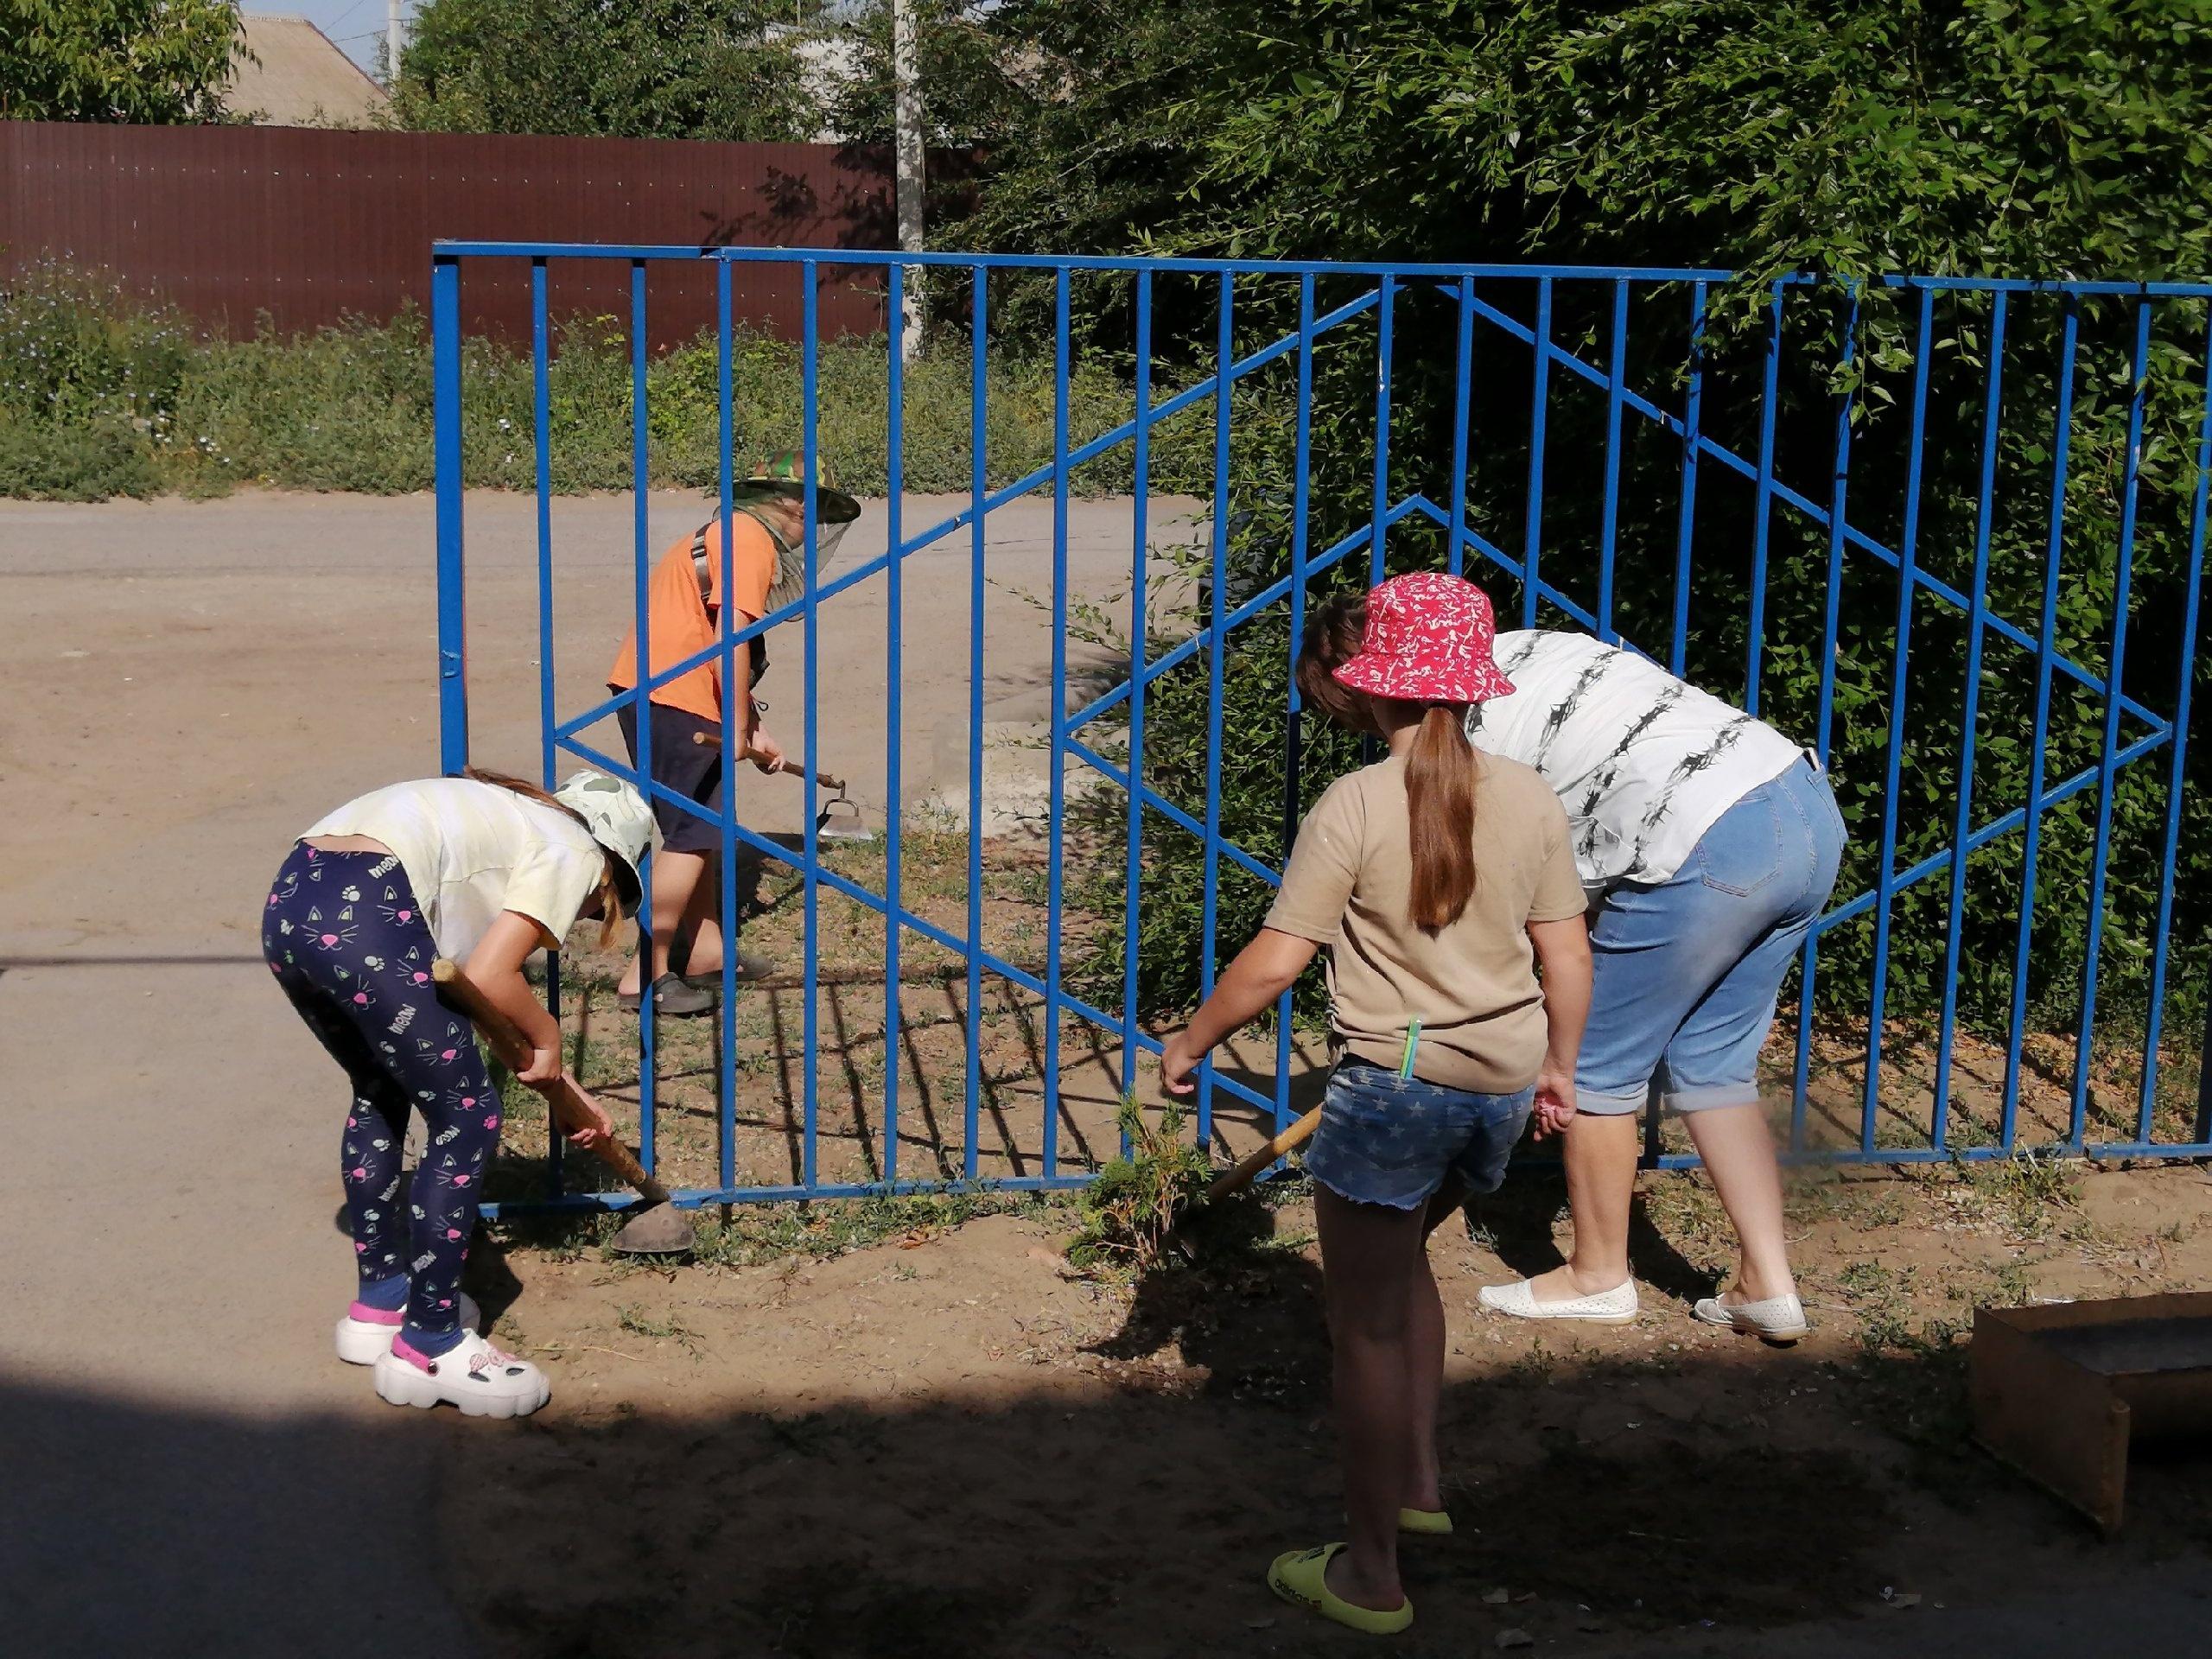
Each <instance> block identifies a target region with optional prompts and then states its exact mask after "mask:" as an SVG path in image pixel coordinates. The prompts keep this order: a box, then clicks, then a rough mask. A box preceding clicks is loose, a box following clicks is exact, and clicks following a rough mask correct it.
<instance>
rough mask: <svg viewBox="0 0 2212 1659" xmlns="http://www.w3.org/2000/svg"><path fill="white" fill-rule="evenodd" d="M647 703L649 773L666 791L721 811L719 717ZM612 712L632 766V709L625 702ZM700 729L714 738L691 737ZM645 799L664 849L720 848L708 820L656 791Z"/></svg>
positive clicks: (634, 739)
mask: <svg viewBox="0 0 2212 1659" xmlns="http://www.w3.org/2000/svg"><path fill="white" fill-rule="evenodd" d="M646 707H647V708H648V709H651V710H652V768H651V770H650V771H649V772H648V773H647V776H649V777H650V778H652V780H653V782H655V783H657V784H658V785H660V786H661V787H662V788H663V789H665V790H667V791H669V792H670V793H671V794H675V795H680V796H682V797H683V798H684V799H686V800H691V801H696V802H698V803H699V804H700V805H702V806H703V807H705V808H706V809H707V810H709V811H710V812H715V813H719V812H720V811H721V810H722V746H721V729H722V728H721V721H712V720H702V719H700V718H699V717H698V715H693V714H687V713H685V712H684V711H683V709H668V708H664V707H663V706H662V705H661V704H659V703H658V702H654V703H648V704H647V705H646ZM614 717H615V719H616V720H618V721H620V722H621V724H622V741H623V743H624V744H625V745H626V746H627V747H628V748H629V751H630V764H631V765H632V766H636V765H637V764H638V719H637V714H636V711H635V710H634V709H632V707H631V705H630V704H628V703H624V704H623V705H622V706H621V707H620V709H616V710H615V711H614ZM702 732H704V733H705V734H707V735H709V737H711V738H713V739H714V740H715V741H713V742H711V743H700V742H696V741H694V739H695V738H696V736H697V735H698V734H700V733H702ZM648 799H649V800H651V802H652V809H653V821H654V822H655V823H658V824H659V825H660V836H661V846H662V848H663V849H664V850H665V851H668V852H671V853H712V852H718V851H720V850H721V836H719V835H717V834H716V832H715V826H714V824H713V823H712V821H711V820H709V819H706V818H702V817H699V815H698V814H697V813H696V812H689V811H686V810H684V809H683V808H682V807H680V806H677V805H676V804H674V803H672V802H670V801H667V800H664V799H663V798H661V797H659V796H658V795H653V796H649V797H648Z"/></svg>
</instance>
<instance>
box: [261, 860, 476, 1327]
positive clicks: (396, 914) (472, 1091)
mask: <svg viewBox="0 0 2212 1659" xmlns="http://www.w3.org/2000/svg"><path fill="white" fill-rule="evenodd" d="M261 950H262V954H263V956H264V957H267V958H268V961H269V967H270V971H271V972H273V973H274V974H275V975H276V976H277V984H278V985H280V986H281V987H283V991H284V995H286V996H288V997H289V998H290V999H291V1002H292V1007H294V1008H295V1009H296V1010H297V1012H298V1014H299V1016H300V1018H301V1019H302V1020H306V1021H307V1023H308V1030H310V1031H312V1032H313V1033H315V1037H316V1038H317V1039H318V1040H320V1041H321V1044H322V1046H324V1047H325V1048H327V1049H328V1050H329V1051H330V1054H331V1058H334V1059H335V1060H336V1061H337V1062H338V1064H339V1065H341V1066H343V1067H345V1069H346V1077H348V1078H349V1079H350V1080H351V1081H352V1083H353V1103H352V1104H351V1105H350V1106H348V1107H347V1108H346V1134H345V1137H344V1141H343V1144H344V1147H345V1156H344V1158H343V1160H341V1162H340V1169H341V1170H342V1172H343V1179H344V1181H345V1185H346V1216H347V1218H348V1220H349V1222H350V1223H351V1225H352V1227H353V1255H354V1262H355V1265H356V1267H357V1268H358V1269H359V1274H360V1281H361V1283H362V1284H364V1285H368V1284H373V1283H377V1282H379V1281H384V1280H386V1279H389V1278H391V1276H392V1275H394V1274H407V1275H408V1276H409V1288H408V1296H407V1327H406V1328H407V1329H408V1331H410V1332H412V1333H414V1334H415V1335H418V1336H425V1337H435V1336H440V1335H442V1334H444V1333H446V1332H450V1331H452V1330H453V1329H454V1326H455V1325H457V1324H458V1323H459V1321H460V1319H461V1264H462V1262H463V1261H464V1260H465V1259H466V1257H467V1253H468V1238H469V1235H470V1234H471V1233H472V1232H473V1231H474V1230H475V1227H476V1204H477V1190H478V1188H479V1187H480V1185H482V1183H483V1179H484V1173H485V1171H486V1168H487V1167H488V1166H490V1164H491V1161H492V1154H493V1150H494V1148H496V1147H498V1145H499V1095H498V1093H497V1091H496V1090H493V1087H492V1079H491V1077H490V1076H489V1075H488V1074H487V1073H486V1071H485V1069H484V1061H483V1058H482V1056H480V1054H478V1053H477V1052H476V1039H475V1033H474V1030H473V1029H472V1028H471V1027H470V1026H469V1024H468V1022H467V1020H464V1019H462V1018H461V1016H460V1015H459V1014H454V1013H453V1012H451V1011H450V1010H448V1008H447V1007H446V1006H445V1005H444V1004H443V1003H442V1002H440V1001H438V999H437V996H436V995H435V986H434V984H433V983H432V982H431V978H430V964H431V963H432V962H433V961H434V960H435V958H436V957H437V954H438V948H437V945H436V944H435V943H434V942H433V941H432V939H431V938H430V930H429V925H428V924H426V923H425V922H424V921H423V912H422V909H421V907H420V906H417V905H416V902H415V893H414V890H413V889H412V888H411V887H409V886H408V884H407V873H406V872H405V871H404V870H403V869H402V868H400V864H399V861H398V860H397V859H396V858H394V857H392V856H391V855H390V854H388V853H322V852H317V851H316V850H315V849H314V848H312V847H308V846H306V845H304V844H302V845H300V846H296V847H295V848H293V849H292V853H291V856H290V857H289V858H287V859H286V860H285V861H284V866H283V869H281V870H279V871H278V872H277V885H276V886H275V887H272V888H271V889H270V893H269V902H268V904H267V905H266V906H264V908H263V910H262V924H261ZM410 1111H419V1112H421V1113H422V1115H423V1126H424V1128H425V1131H426V1134H425V1137H424V1144H423V1156H422V1159H421V1161H420V1162H419V1163H418V1164H417V1165H416V1171H415V1179H414V1181H413V1183H412V1185H411V1186H410V1187H409V1189H408V1190H407V1191H406V1192H405V1193H404V1206H405V1207H404V1211H403V1209H402V1204H403V1193H402V1190H401V1182H400V1178H399V1164H400V1154H401V1152H402V1150H403V1148H404V1146H405V1144H406V1141H407V1117H408V1114H409V1113H410Z"/></svg>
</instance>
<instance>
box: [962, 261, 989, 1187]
mask: <svg viewBox="0 0 2212 1659" xmlns="http://www.w3.org/2000/svg"><path fill="white" fill-rule="evenodd" d="M990 294H991V282H990V271H989V270H988V268H987V267H985V266H983V265H980V264H979V265H977V266H976V268H975V291H974V294H973V296H972V297H971V300H970V302H969V321H968V329H969V333H968V346H969V368H968V374H969V379H968V472H969V484H968V487H969V505H968V511H969V518H970V524H969V568H968V954H967V966H968V1009H967V1026H968V1029H967V1032H966V1033H965V1036H966V1039H967V1041H966V1056H965V1063H966V1068H967V1070H966V1088H965V1091H964V1098H963V1103H962V1108H961V1110H962V1120H961V1121H962V1131H961V1147H960V1176H961V1179H963V1180H965V1181H971V1182H972V1181H973V1180H974V1179H976V1135H977V1133H978V1125H979V1124H980V1123H981V1122H982V1090H983V1048H982V1029H983V594H984V591H985V578H984V569H983V502H984V499H985V496H986V493H987V488H988V483H989V478H990V474H989V470H988V467H989V461H990V455H989V435H988V431H987V430H986V429H985V426H984V419H983V416H984V404H985V400H986V396H987V394H988V391H989V383H988V376H989V363H988V354H989V349H990Z"/></svg>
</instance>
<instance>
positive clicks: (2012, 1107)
mask: <svg viewBox="0 0 2212 1659" xmlns="http://www.w3.org/2000/svg"><path fill="white" fill-rule="evenodd" d="M2065 304H2066V322H2065V332H2064V334H2063V335H2062V336H2061V339H2060V341H2059V348H2058V414H2057V419H2056V424H2057V432H2056V435H2055V437H2054V438H2053V440H2052V443H2051V462H2050V539H2049V541H2048V543H2046V544H2045V549H2044V570H2043V613H2042V618H2041V623H2040V627H2039V631H2038V632H2037V639H2036V720H2035V732H2034V735H2033V737H2032V739H2031V741H2030V744H2029V748H2028V799H2027V807H2026V811H2027V822H2026V823H2025V824H2024V826H2023V828H2022V830H2021V840H2020V921H2019V930H2018V934H2017V935H2016V937H2015V938H2014V940H2013V944H2012V1026H2011V1028H2010V1029H2009V1031H2008V1032H2007V1033H2006V1037H2005V1099H2004V1104H2003V1116H2002V1119H2001V1122H2000V1127H1999V1139H2000V1141H2001V1144H2002V1145H2003V1147H2004V1148H2005V1150H2006V1151H2007V1152H2009V1151H2011V1150H2012V1141H2013V1136H2014V1134H2015V1132H2016V1130H2017V1128H2018V1122H2019V1109H2020V1047H2021V1044H2022V1041H2023V1039H2024V1037H2025V1035H2026V1028H2027V1019H2028V950H2029V947H2030V946H2031V944H2033V943H2034V940H2035V925H2036V858H2037V854H2038V853H2039V852H2040V851H2041V850H2042V848H2043V809H2044V798H2043V785H2044V741H2045V740H2046V739H2048V738H2049V736H2050V680H2051V672H2052V665H2053V664H2055V663H2056V660H2057V657H2058V645H2057V634H2058V573H2059V566H2060V561H2061V556H2062V554H2063V550H2064V548H2065V541H2066V467H2067V461H2068V457H2069V452H2070V451H2071V448H2072V444H2073V435H2074V361H2075V355H2076V353H2077V349H2078V347H2079V345H2080V340H2081V327H2082V317H2081V312H2080V311H2079V309H2078V308H2077V307H2076V305H2075V298H2074V296H2072V295H2070V294H2069V295H2068V296H2066V302H2065Z"/></svg>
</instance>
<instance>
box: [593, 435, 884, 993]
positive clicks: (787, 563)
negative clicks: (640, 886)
mask: <svg viewBox="0 0 2212 1659" xmlns="http://www.w3.org/2000/svg"><path fill="white" fill-rule="evenodd" d="M805 494H806V487H805V474H804V468H803V466H802V463H801V461H800V458H799V456H798V453H797V452H796V451H791V450H786V451H785V453H783V454H779V455H778V456H776V457H775V458H774V459H773V460H772V461H768V462H767V463H766V464H765V465H764V466H762V467H759V468H758V469H756V470H755V472H754V473H753V476H752V477H751V478H749V479H747V480H744V481H743V482H741V483H740V484H738V485H736V486H734V488H733V489H732V491H731V497H732V504H733V505H734V508H735V511H734V512H733V513H732V514H731V515H730V551H729V570H730V577H729V580H730V590H729V594H728V603H729V605H730V607H731V612H732V613H731V617H730V626H731V629H732V631H733V632H734V631H735V630H737V629H740V628H743V627H745V626H747V624H749V623H753V622H757V621H758V620H760V618H762V617H764V616H766V614H768V613H769V612H770V611H772V610H776V609H779V608H780V607H783V606H785V605H788V604H790V603H791V601H794V600H796V599H798V598H799V597H800V596H801V595H802V594H804V592H805V590H806V551H805V548H806V543H805V537H806V518H805V511H806V510H805V505H804V503H805ZM815 504H816V516H817V527H816V531H815V554H816V561H817V568H818V567H819V565H820V563H822V562H823V561H824V560H826V559H827V558H828V557H829V553H830V551H831V550H833V549H834V548H835V547H836V543H837V542H838V540H839V539H841V538H842V536H843V534H844V529H845V526H846V525H848V524H850V523H851V522H852V521H853V520H854V519H855V518H859V517H860V511H861V509H860V503H859V502H857V501H855V500H854V499H853V498H852V497H851V496H849V495H847V494H845V493H843V492H842V491H841V490H838V489H836V488H835V487H834V486H833V485H832V483H831V481H830V480H829V476H828V472H827V469H826V468H825V469H824V471H823V477H822V481H821V482H819V483H818V484H817V486H816V488H815ZM721 582H722V524H721V514H720V513H719V512H717V513H716V514H715V516H714V517H713V518H710V519H709V520H708V522H707V523H705V524H702V525H701V526H700V527H699V528H698V529H697V530H696V531H693V532H692V533H690V535H687V536H683V537H679V538H678V539H677V540H676V541H675V542H672V543H670V544H669V547H668V550H667V551H666V552H664V554H663V555H662V556H661V559H660V563H658V565H656V566H655V567H654V569H653V572H652V577H651V578H650V580H649V582H648V584H647V589H646V595H645V603H646V623H647V644H648V645H649V647H650V650H651V652H652V662H651V664H650V669H649V673H650V674H652V675H658V674H659V673H661V672H663V671H664V670H667V669H670V668H672V667H674V666H675V665H676V664H677V663H680V662H682V661H683V659H684V658H687V657H690V656H693V655H696V653H697V652H701V651H703V650H705V649H706V648H707V647H708V646H709V645H713V644H714V643H715V640H716V639H720V638H721V614H720V607H721V604H722V603H723V594H722V593H721ZM766 666H767V651H766V642H765V640H764V639H761V638H760V637H759V636H755V637H754V638H753V640H752V641H751V649H750V651H748V652H739V653H737V654H736V656H735V657H734V660H733V662H732V677H733V680H734V684H733V685H732V686H731V688H730V690H731V694H732V696H731V702H732V704H733V706H734V708H735V709H736V710H737V711H738V718H739V721H741V729H740V730H739V731H738V732H737V733H735V734H734V735H731V736H729V737H728V739H727V740H726V739H725V734H724V733H723V731H722V683H721V665H720V664H718V663H715V662H712V661H709V662H708V663H705V664H702V665H701V666H699V667H697V668H695V669H693V670H692V671H690V672H689V673H688V674H683V675H679V676H678V677H677V678H675V679H673V680H671V681H670V682H668V683H667V684H665V685H663V686H659V687H658V688H656V689H655V690H653V692H652V695H651V699H650V701H649V702H648V703H647V705H646V706H647V709H648V711H649V714H648V718H649V721H650V726H649V731H650V734H651V739H652V741H651V744H650V750H651V753H649V755H648V756H647V760H648V762H649V764H650V768H651V776H652V780H653V781H654V782H655V783H656V784H658V785H660V786H661V787H662V788H664V789H665V790H667V791H670V792H671V793H672V794H674V795H677V796H679V797H682V798H685V799H688V800H691V801H696V802H697V803H698V804H700V805H701V806H703V807H704V808H706V809H707V810H709V811H710V812H715V813H719V812H721V810H722V806H723V801H722V749H723V747H724V745H725V741H727V742H728V747H729V753H730V759H731V760H750V761H751V762H752V763H753V765H754V766H757V767H759V768H760V770H761V771H762V772H776V771H778V770H779V769H780V768H781V767H782V766H783V764H784V751H783V747H782V746H781V745H780V744H779V743H778V742H777V741H776V740H775V739H774V738H772V737H771V736H769V735H768V734H767V732H766V730H764V729H763V728H762V727H761V725H760V709H759V708H758V706H757V705H756V704H755V702H754V701H753V687H754V685H755V684H756V683H758V682H759V680H760V674H761V671H763V670H764V669H765V668H766ZM637 683H638V633H637V629H636V626H634V624H633V625H632V627H631V629H630V631H629V632H628V634H627V635H626V636H625V638H624V639H623V641H622V647H621V649H620V651H618V652H615V653H614V663H613V667H611V668H609V669H608V670H607V689H608V690H612V691H626V690H630V689H631V688H632V687H633V686H635V685H636V684H637ZM616 718H617V719H618V720H619V721H620V722H621V726H622V740H623V741H624V742H625V743H626V744H627V745H628V747H629V751H630V763H631V764H632V766H635V765H636V764H637V760H638V726H637V711H636V709H635V707H634V706H633V705H632V704H629V703H625V704H623V706H622V707H621V708H620V709H618V710H617V711H616ZM649 798H650V799H651V800H652V809H653V817H654V818H655V820H656V821H657V822H658V824H659V826H660V833H661V846H660V849H659V850H658V852H656V853H655V854H654V855H653V861H652V897H651V900H650V906H649V910H648V915H649V918H650V920H651V924H652V962H651V963H650V971H651V978H652V988H653V1007H654V1009H655V1011H656V1012H658V1013H660V1014H705V1013H708V1012H709V1011H710V1010H711V1009H712V1008H713V1007H714V1006H715V992H714V989H713V986H714V983H715V980H716V978H717V977H718V976H720V974H721V966H722V949H723V941H722V937H721V927H720V925H718V924H717V922H716V921H715V913H716V893H715V882H714V880H712V878H711V876H710V874H709V871H710V859H711V858H712V856H713V855H715V854H717V853H719V852H720V850H721V847H720V843H719V842H718V841H717V840H716V838H715V829H714V826H713V824H712V823H711V822H710V821H709V820H708V819H706V818H704V817H700V816H699V815H698V814H697V813H695V812H692V811H690V810H687V809H685V808H683V807H681V806H678V805H676V804H673V803H671V802H670V801H668V800H666V799H664V798H660V797H658V796H652V797H649ZM755 966H756V968H757V967H759V966H760V964H755ZM647 969H648V964H647V963H645V960H644V959H643V956H642V954H641V955H640V957H638V958H634V959H632V962H631V963H630V967H629V970H628V972H627V973H626V974H625V975H624V976H623V979H622V983H621V985H620V988H619V995H620V998H621V1001H622V1003H623V1005H624V1006H625V1007H637V1006H638V1005H639V1002H640V1001H642V1000H643V988H644V985H645V978H646V974H647Z"/></svg>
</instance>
